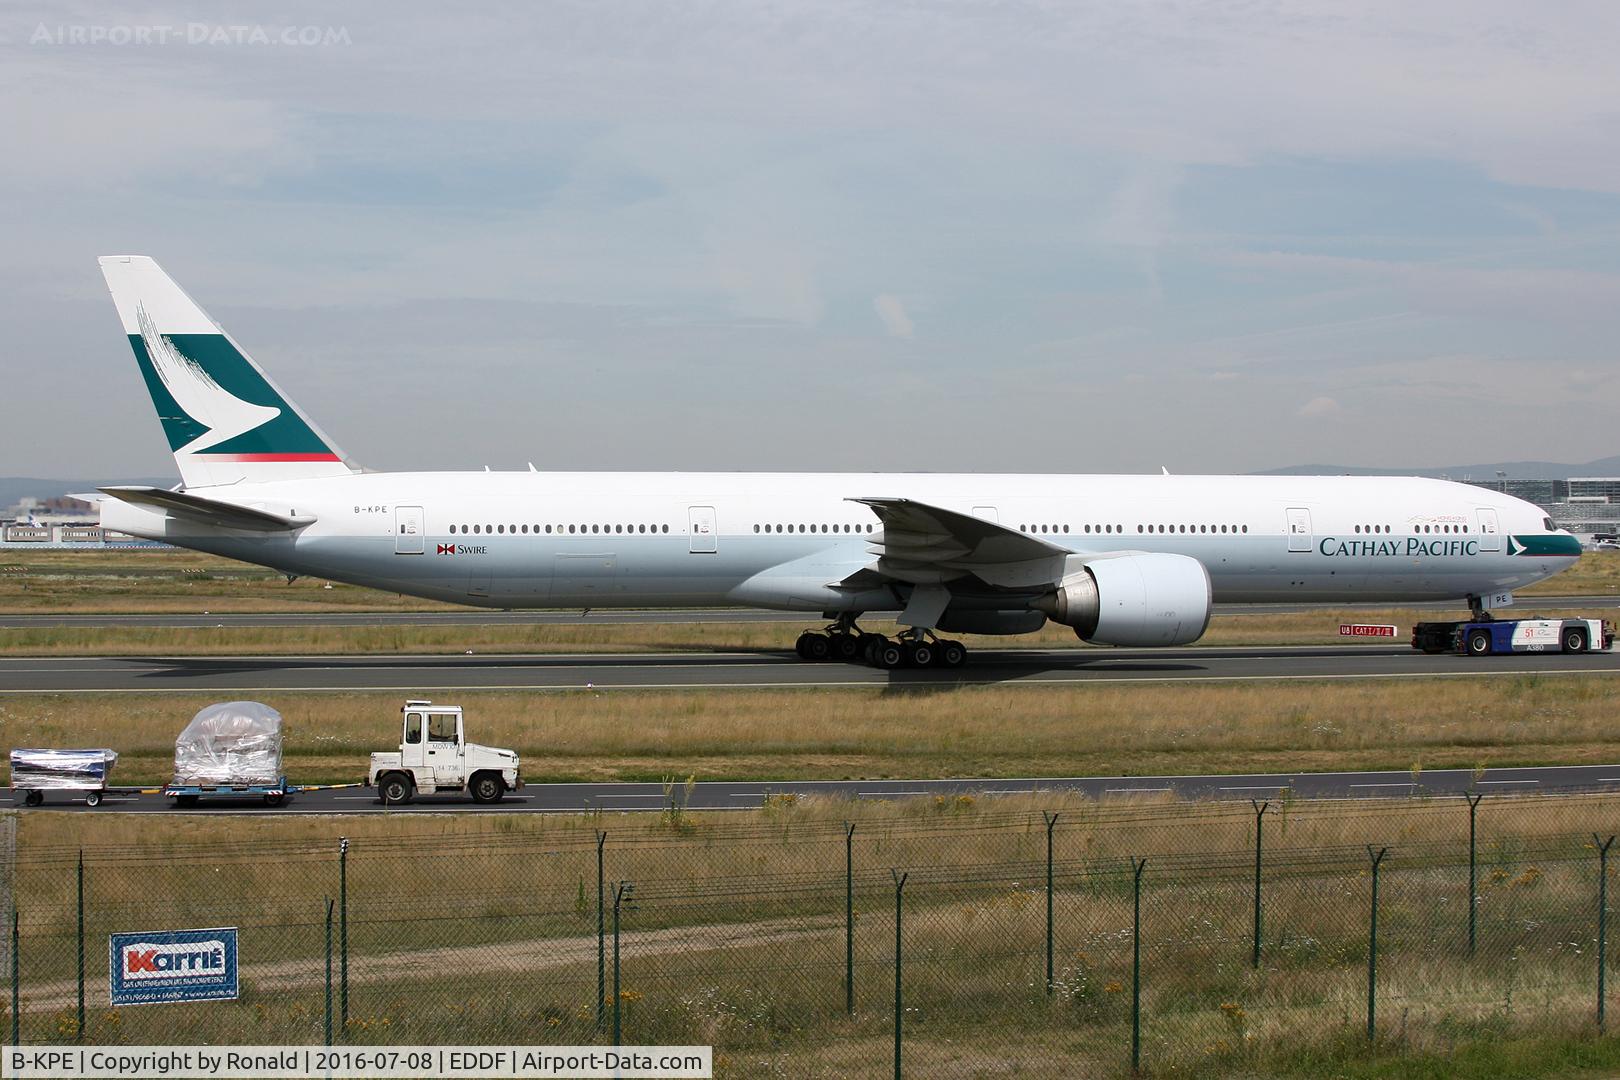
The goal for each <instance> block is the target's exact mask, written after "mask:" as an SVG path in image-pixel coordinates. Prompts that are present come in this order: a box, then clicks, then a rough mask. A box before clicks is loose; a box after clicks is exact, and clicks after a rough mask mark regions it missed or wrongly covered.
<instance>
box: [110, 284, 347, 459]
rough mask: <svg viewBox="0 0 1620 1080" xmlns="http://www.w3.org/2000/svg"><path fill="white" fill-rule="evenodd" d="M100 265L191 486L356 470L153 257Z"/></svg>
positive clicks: (174, 449)
mask: <svg viewBox="0 0 1620 1080" xmlns="http://www.w3.org/2000/svg"><path fill="white" fill-rule="evenodd" d="M100 263H101V272H102V274H103V275H104V276H105V277H106V279H107V288H108V289H110V290H111V291H112V298H113V303H114V304H115V305H116V306H117V308H118V318H119V321H121V322H122V323H123V325H124V333H125V335H127V336H128V338H129V343H130V347H131V348H133V349H134V350H135V362H136V364H138V365H139V367H140V369H141V376H142V378H143V379H144V380H145V381H146V389H147V392H148V393H150V394H151V396H152V404H153V405H154V406H155V407H156V408H157V413H158V419H159V420H161V421H162V422H163V434H164V435H165V436H166V437H167V438H168V440H169V449H170V450H171V451H172V452H173V454H174V460H175V464H176V465H177V466H178V467H179V469H180V479H181V480H182V481H183V482H184V484H185V486H186V487H188V488H192V487H209V486H213V485H216V484H234V483H237V482H239V481H244V480H245V481H249V482H263V481H269V480H297V479H306V478H311V477H318V476H338V475H343V474H345V473H350V472H355V471H358V470H357V469H356V468H355V467H354V466H353V465H351V464H350V463H349V461H348V460H347V459H346V458H345V457H344V455H343V453H342V451H340V450H339V449H338V448H337V446H336V445H335V444H334V443H333V442H332V440H331V439H329V438H327V437H326V435H325V434H324V433H322V432H321V430H320V429H319V428H318V427H316V426H315V424H314V422H313V421H312V420H310V419H309V417H308V416H306V415H305V414H304V412H303V410H301V409H300V408H299V407H298V406H297V405H295V404H293V402H292V400H291V399H289V398H288V397H287V396H286V395H285V394H283V393H282V392H281V390H280V389H279V388H278V387H277V386H276V385H275V383H273V382H271V381H270V379H269V377H268V376H267V375H265V373H264V372H263V371H262V370H260V368H259V366H258V365H257V364H255V363H254V362H253V359H252V358H251V357H250V356H248V354H247V353H246V352H244V351H243V350H242V348H241V347H240V346H238V345H237V344H236V342H235V341H234V340H232V338H231V337H230V335H229V334H227V333H225V331H224V330H222V329H220V327H219V326H218V325H216V324H215V323H214V321H213V320H212V319H210V318H209V317H208V313H207V312H205V311H203V309H202V308H201V307H199V306H198V304H197V302H196V301H194V300H192V299H191V297H189V296H187V295H186V294H185V291H184V290H182V289H181V288H180V286H178V285H176V284H175V283H174V280H173V279H172V278H170V277H169V275H167V274H165V273H164V272H163V268H162V267H160V266H158V264H157V262H156V261H155V260H153V259H150V258H148V257H147V256H145V255H103V256H102V257H101V259H100Z"/></svg>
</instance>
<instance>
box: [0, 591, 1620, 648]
mask: <svg viewBox="0 0 1620 1080" xmlns="http://www.w3.org/2000/svg"><path fill="white" fill-rule="evenodd" d="M1392 606H1397V605H1391V604H1338V605H1334V606H1333V608H1332V610H1335V611H1337V610H1344V609H1355V608H1372V609H1386V610H1387V609H1388V608H1390V607H1392ZM1398 606H1400V607H1406V608H1417V609H1424V610H1431V611H1457V612H1459V613H1460V611H1461V609H1460V607H1459V606H1458V605H1457V604H1454V603H1437V604H1402V605H1398ZM1593 607H1614V608H1617V609H1620V596H1615V595H1607V596H1558V597H1540V598H1525V599H1524V600H1522V601H1521V602H1520V604H1519V608H1518V609H1517V610H1523V611H1548V612H1557V611H1567V610H1571V609H1574V608H1593ZM1311 610H1317V611H1326V610H1328V609H1326V608H1324V607H1323V606H1322V605H1319V604H1318V605H1301V604H1216V605H1215V613H1216V614H1217V615H1278V614H1292V613H1295V612H1301V611H1311ZM1324 617H1325V616H1324ZM736 622H749V623H752V622H787V623H802V624H803V625H805V626H811V625H815V624H816V623H817V622H818V620H816V619H815V618H813V617H806V616H805V615H804V614H803V613H802V612H791V611H764V610H760V609H757V608H710V609H687V610H679V611H636V610H623V611H589V612H581V611H485V610H481V609H470V610H467V611H311V612H266V613H254V612H230V613H220V614H209V613H207V612H201V613H197V614H189V615H187V614H116V613H115V614H95V613H88V614H47V613H34V614H24V615H0V630H31V629H51V628H58V627H120V626H124V627H138V626H162V627H176V628H198V627H207V628H215V627H259V626H578V625H585V624H592V623H601V624H604V625H608V624H615V623H619V624H623V623H646V624H653V625H659V624H666V623H736ZM0 640H3V639H0Z"/></svg>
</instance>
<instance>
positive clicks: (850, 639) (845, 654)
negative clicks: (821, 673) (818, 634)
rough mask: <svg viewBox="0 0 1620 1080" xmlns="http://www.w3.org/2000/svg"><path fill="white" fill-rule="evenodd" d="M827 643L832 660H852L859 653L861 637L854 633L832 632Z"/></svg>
mask: <svg viewBox="0 0 1620 1080" xmlns="http://www.w3.org/2000/svg"><path fill="white" fill-rule="evenodd" d="M828 644H829V645H830V646H831V647H832V658H833V659H834V660H854V659H857V658H858V657H859V656H860V655H861V639H860V638H859V637H857V636H856V635H854V634H844V633H838V634H833V635H832V637H831V638H829V639H828Z"/></svg>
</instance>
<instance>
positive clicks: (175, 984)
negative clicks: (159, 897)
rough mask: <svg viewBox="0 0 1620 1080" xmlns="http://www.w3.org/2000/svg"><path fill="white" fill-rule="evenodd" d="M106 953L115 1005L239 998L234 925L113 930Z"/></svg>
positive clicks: (109, 982)
mask: <svg viewBox="0 0 1620 1080" xmlns="http://www.w3.org/2000/svg"><path fill="white" fill-rule="evenodd" d="M107 952H108V963H109V967H110V971H109V974H110V978H109V980H108V985H109V986H110V988H111V990H112V1003H113V1005H114V1006H119V1005H155V1004H158V1003H160V1002H165V1001H232V1000H235V998H236V996H237V979H236V927H234V926H230V927H215V928H214V929H211V930H155V931H148V932H144V933H138V934H113V935H112V936H111V937H110V938H109V939H108V946H107Z"/></svg>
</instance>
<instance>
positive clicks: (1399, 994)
mask: <svg viewBox="0 0 1620 1080" xmlns="http://www.w3.org/2000/svg"><path fill="white" fill-rule="evenodd" d="M1009 807H1010V808H1009ZM270 816H273V812H272V813H271V814H270V815H267V814H265V813H261V814H258V815H244V816H243V817H240V818H237V817H232V818H217V817H209V818H194V819H191V820H186V821H178V820H173V819H165V820H163V821H162V822H161V827H156V826H140V825H138V824H130V825H128V826H126V827H125V828H126V835H124V836H123V837H122V838H121V839H119V840H117V841H116V842H104V843H90V842H89V840H90V839H91V838H93V837H94V836H95V834H96V827H95V826H94V825H87V824H76V825H75V826H74V827H75V828H77V829H78V830H79V833H78V834H77V835H78V837H79V839H80V840H81V841H82V842H83V847H82V850H81V848H80V847H79V846H77V845H75V846H72V847H68V846H64V844H63V839H62V834H63V829H64V828H65V826H63V825H61V823H62V822H64V821H65V820H66V819H67V818H68V816H67V815H51V814H41V813H38V812H36V813H34V814H32V815H23V816H22V818H21V819H20V821H21V827H20V828H19V830H18V837H17V842H16V852H15V856H14V857H13V859H12V860H11V863H10V867H9V873H8V874H7V881H6V882H5V885H4V889H0V895H10V896H11V897H13V898H14V902H15V908H14V914H12V913H8V914H10V915H11V916H12V917H11V920H10V921H9V924H8V925H9V926H10V927H11V928H12V940H11V942H9V943H8V947H7V949H6V950H5V956H6V958H7V961H8V965H7V972H6V977H7V980H8V987H7V994H6V1002H5V1014H4V1015H5V1023H6V1026H7V1028H8V1029H9V1030H8V1032H7V1034H8V1035H9V1036H11V1037H12V1038H13V1039H14V1040H17V1041H21V1042H24V1043H51V1042H72V1041H75V1040H83V1041H88V1042H100V1043H117V1042H128V1043H165V1042H176V1041H179V1042H207V1043H251V1044H273V1043H305V1044H308V1043H323V1042H333V1043H349V1044H363V1043H390V1042H398V1043H462V1044H469V1043H506V1044H537V1043H556V1044H575V1043H611V1042H614V1041H622V1042H624V1043H626V1044H654V1043H677V1044H692V1043H697V1044H710V1045H713V1046H714V1047H715V1054H716V1072H717V1074H718V1075H722V1076H733V1075H734V1076H757V1075H783V1076H828V1077H834V1076H859V1075H872V1076H880V1075H892V1074H893V1073H894V1072H895V1071H896V1070H899V1071H902V1072H904V1073H908V1074H912V1075H918V1076H952V1075H961V1076H977V1075H984V1074H987V1073H994V1074H1003V1073H1016V1072H1024V1073H1028V1074H1034V1075H1054V1074H1056V1073H1057V1072H1059V1071H1062V1072H1065V1073H1069V1074H1087V1075H1089V1074H1091V1073H1098V1074H1111V1073H1119V1072H1122V1071H1128V1070H1129V1069H1131V1068H1132V1067H1133V1066H1134V1067H1137V1068H1140V1069H1141V1070H1143V1071H1147V1072H1155V1073H1159V1072H1175V1071H1215V1072H1219V1071H1226V1070H1233V1071H1242V1070H1246V1069H1256V1068H1263V1067H1266V1066H1267V1065H1268V1064H1270V1065H1273V1066H1277V1065H1279V1063H1281V1064H1286V1065H1288V1066H1289V1067H1293V1068H1308V1067H1309V1065H1310V1063H1311V1061H1313V1060H1320V1061H1321V1062H1324V1063H1325V1062H1329V1061H1331V1060H1333V1059H1334V1055H1335V1054H1340V1053H1342V1052H1343V1051H1344V1049H1345V1048H1346V1047H1348V1046H1352V1045H1356V1046H1364V1045H1366V1043H1367V1041H1368V1040H1372V1041H1374V1042H1375V1043H1376V1044H1381V1045H1385V1046H1395V1047H1400V1048H1404V1047H1412V1048H1419V1049H1439V1048H1444V1047H1446V1046H1451V1045H1455V1044H1456V1043H1458V1042H1459V1041H1466V1040H1471V1039H1480V1038H1492V1037H1499V1036H1500V1037H1508V1036H1512V1035H1516V1034H1524V1033H1530V1032H1533V1033H1536V1034H1540V1035H1546V1034H1549V1033H1553V1034H1557V1033H1568V1034H1570V1035H1571V1036H1575V1035H1579V1034H1581V1033H1589V1032H1593V1031H1596V1030H1598V1029H1599V1028H1600V1027H1601V1026H1602V1024H1603V1023H1604V1021H1605V1019H1606V1017H1605V1015H1604V1011H1605V1010H1604V995H1605V994H1607V993H1608V990H1609V987H1608V985H1607V983H1606V979H1607V968H1608V966H1609V964H1610V963H1611V961H1610V959H1609V957H1608V956H1607V952H1608V951H1609V949H1610V945H1609V942H1608V941H1607V932H1606V922H1607V919H1606V910H1607V902H1608V896H1607V893H1608V892H1609V891H1610V885H1611V879H1612V877H1613V875H1614V873H1615V865H1614V864H1615V861H1616V859H1615V856H1617V855H1620V853H1616V852H1611V851H1610V850H1609V848H1608V847H1607V844H1608V842H1609V840H1610V838H1611V837H1612V836H1613V835H1614V833H1615V832H1616V831H1620V795H1615V796H1611V795H1607V794H1588V795H1574V796H1567V797H1557V798H1553V797H1542V798H1527V797H1519V798H1515V797H1500V796H1492V797H1489V798H1486V799H1484V800H1478V799H1434V800H1414V801H1399V802H1294V801H1290V800H1287V799H1280V800H1279V799H1273V800H1271V801H1269V802H1268V801H1261V800H1257V801H1255V802H1254V803H1222V804H1175V803H1164V804H1153V805H1143V804H1132V803H1110V802H1101V803H1097V802H1086V801H1084V800H1069V801H1064V800H1061V799H1056V800H1054V801H1053V802H1052V803H1051V804H1050V805H1049V806H1041V805H1039V804H1038V803H1029V804H1025V803H1022V802H1019V803H1017V804H1016V805H1010V803H1001V802H996V801H993V800H992V801H978V802H975V801H974V800H972V799H971V798H967V797H963V798H960V799H936V800H916V801H914V802H913V803H903V802H897V803H894V804H890V805H885V806H873V805H871V804H847V805H841V806H840V805H829V804H819V805H818V804H813V803H812V804H791V803H787V802H779V803H774V804H773V805H772V806H771V807H770V808H768V809H767V811H766V812H765V813H764V814H759V815H749V816H748V817H746V818H743V817H736V816H726V815H715V816H709V817H699V816H694V815H687V814H683V813H682V812H681V811H680V810H679V808H678V805H674V804H672V806H671V807H670V808H668V809H666V811H665V812H664V813H663V814H661V815H642V816H633V815H618V816H613V817H596V818H566V819H565V818H559V817H549V816H541V815H522V816H516V815H513V816H503V817H498V818H494V817H483V816H478V815H463V814H456V815H427V814H410V815H397V816H389V817H374V818H366V819H355V818H349V819H342V818H332V817H321V818H314V817H309V818H299V819H293V818H290V817H285V816H284V817H282V818H281V819H280V820H276V821H272V820H267V817H270ZM73 817H74V818H75V819H76V820H77V821H78V822H83V821H85V820H86V819H87V818H89V817H90V815H74V816H73ZM124 820H125V821H126V822H129V821H134V820H135V819H128V818H126V819H124ZM9 827H11V826H9V825H0V829H5V828H9ZM227 926H229V927H237V928H239V935H240V938H239V941H240V944H239V956H240V973H241V982H240V994H239V997H238V998H237V999H236V1000H233V1001H225V1002H205V1003H184V1004H164V1005H148V1006H139V1007H125V1008H113V1007H112V1006H111V1005H110V1001H109V988H108V982H109V978H108V964H109V955H108V937H109V935H111V934H113V933H125V932H137V931H140V932H148V931H159V930H171V929H187V928H202V927H227Z"/></svg>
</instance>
